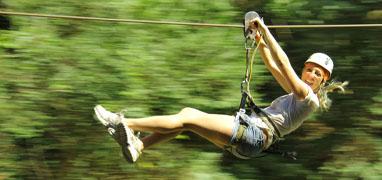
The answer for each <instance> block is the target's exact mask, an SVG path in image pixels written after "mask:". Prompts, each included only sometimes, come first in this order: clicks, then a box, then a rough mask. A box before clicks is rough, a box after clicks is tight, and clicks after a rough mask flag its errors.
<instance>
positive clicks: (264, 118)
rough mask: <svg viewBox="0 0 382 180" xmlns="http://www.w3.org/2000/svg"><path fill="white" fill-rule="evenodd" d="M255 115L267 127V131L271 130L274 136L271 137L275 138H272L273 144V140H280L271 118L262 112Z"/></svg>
mask: <svg viewBox="0 0 382 180" xmlns="http://www.w3.org/2000/svg"><path fill="white" fill-rule="evenodd" d="M257 115H259V117H260V119H261V120H262V121H263V122H264V123H265V124H266V125H267V126H268V127H269V129H271V131H272V133H273V135H274V136H273V137H276V138H273V142H274V141H275V140H278V139H280V138H281V133H280V131H279V130H278V129H277V127H276V125H275V123H274V122H273V121H272V120H271V118H270V117H269V116H268V115H267V114H266V113H265V112H264V111H263V110H261V111H260V113H257Z"/></svg>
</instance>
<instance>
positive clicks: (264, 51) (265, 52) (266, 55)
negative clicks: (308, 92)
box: [256, 35, 292, 93]
mask: <svg viewBox="0 0 382 180" xmlns="http://www.w3.org/2000/svg"><path fill="white" fill-rule="evenodd" d="M256 37H259V35H258V36H256ZM259 38H260V37H259ZM256 41H257V43H259V52H260V55H261V58H262V59H263V61H264V64H265V66H266V67H267V69H268V70H269V71H270V72H271V73H272V75H273V77H274V78H275V79H276V80H277V82H278V83H279V84H280V85H281V87H282V88H283V89H284V90H285V91H286V92H287V93H291V92H292V90H291V88H290V86H289V84H288V82H287V81H286V80H285V78H284V76H283V74H282V73H281V71H280V69H279V68H278V66H277V64H276V63H275V61H274V60H273V57H272V54H271V52H270V51H269V48H268V47H267V45H266V44H265V42H264V40H263V39H261V38H260V39H256Z"/></svg>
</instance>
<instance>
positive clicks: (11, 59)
mask: <svg viewBox="0 0 382 180" xmlns="http://www.w3.org/2000/svg"><path fill="white" fill-rule="evenodd" d="M378 4H379V5H380V2H378V1H377V0H375V1H373V0H369V1H340V0H334V1H313V0H311V1H303V0H274V1H256V2H250V1H246V0H231V1H204V0H192V1H185V0H181V1H175V0H161V1H154V0H129V1H122V0H110V1H88V0H87V1H74V0H65V1H64V0H52V1H41V0H28V1H25V0H0V8H1V9H2V10H7V11H23V12H34V13H51V14H63V15H77V16H95V17H109V18H129V19H149V20H171V21H186V22H202V23H223V24H224V23H230V24H238V23H240V22H241V19H242V16H243V14H244V13H245V12H246V11H248V10H255V11H258V12H260V14H261V15H262V16H264V20H265V22H266V23H267V24H345V23H380V21H381V20H382V17H381V16H379V15H380V13H379V14H378V12H380V10H378V9H376V8H377V7H378ZM376 12H377V13H376ZM0 21H1V26H0V28H1V30H0V117H1V121H0V140H1V141H0V167H1V168H0V179H7V178H20V179H53V178H59V179H88V178H89V179H100V178H102V179H103V178H112V179H119V178H140V179H147V178H160V179H194V178H198V179H263V178H269V177H271V178H301V177H303V178H306V179H323V178H324V179H326V178H328V177H329V178H362V179H379V178H380V177H381V176H382V174H381V172H382V171H381V169H382V159H381V158H382V143H381V136H382V134H381V132H382V131H381V130H382V124H381V121H380V120H381V119H382V118H381V116H382V109H381V101H382V93H381V92H382V90H381V82H382V81H381V73H380V71H381V70H380V68H381V67H382V66H381V62H380V60H379V59H380V58H381V55H382V53H381V48H382V44H381V42H380V39H382V34H381V30H380V29H378V28H366V29H298V30H291V29H290V30H276V31H273V33H274V34H275V35H276V37H277V38H278V40H279V41H280V43H281V44H282V45H283V48H284V49H285V51H286V52H287V54H288V55H289V57H290V59H291V61H292V64H294V65H295V66H294V67H295V69H296V71H297V72H300V67H302V64H303V62H304V60H305V59H306V58H307V57H308V56H309V55H310V54H312V53H313V52H316V51H321V52H326V53H328V54H329V55H330V56H332V57H333V59H334V60H335V66H336V68H335V71H334V77H337V78H338V79H339V80H349V81H350V83H351V84H350V88H351V90H352V91H353V92H354V93H353V94H348V95H333V96H332V97H333V99H334V102H335V103H334V105H333V108H332V110H331V111H330V112H328V113H322V114H321V113H317V114H316V115H315V116H312V117H311V118H310V119H309V121H307V122H306V123H305V124H304V125H303V126H302V128H300V129H299V130H297V131H296V132H295V133H293V134H292V135H290V136H288V137H287V140H286V141H285V142H284V143H283V147H284V148H285V149H293V150H297V151H298V152H299V153H300V156H299V158H298V160H297V161H289V160H286V159H283V158H281V157H279V156H267V157H265V158H259V159H254V160H250V161H241V160H237V159H234V158H232V157H230V156H226V155H222V154H221V153H220V150H219V149H217V148H216V147H214V146H213V145H211V144H208V143H205V140H202V139H201V138H199V137H196V136H194V135H190V134H187V135H189V136H191V138H184V136H182V138H178V139H177V140H175V141H172V142H169V143H165V144H163V145H162V146H157V147H154V148H153V149H148V150H147V151H146V152H145V154H144V155H143V156H142V159H141V160H140V161H139V162H138V163H137V164H134V165H131V164H127V163H126V162H125V161H124V160H123V158H122V156H121V155H120V152H119V148H118V145H117V144H116V143H114V142H113V140H112V138H110V137H109V136H107V135H106V133H105V130H104V129H103V128H102V127H101V126H100V125H99V124H98V123H97V122H95V121H94V120H93V118H92V107H93V106H94V105H95V104H103V105H104V106H106V107H107V108H108V109H111V110H113V111H119V110H121V109H124V108H127V109H128V111H127V115H128V116H130V117H142V116H149V115H161V114H171V113H176V112H177V111H178V110H179V109H180V108H182V107H185V106H190V107H195V108H198V109H201V110H203V111H206V112H210V113H224V114H232V113H233V112H234V111H235V110H236V108H237V106H238V103H239V99H240V89H239V87H240V82H241V80H242V77H243V73H244V68H245V67H244V65H245V61H244V49H243V42H242V41H243V40H242V30H241V29H232V28H196V27H186V26H168V25H150V24H124V23H120V24H118V23H106V22H95V21H75V20H62V19H47V18H29V17H17V16H0ZM253 85H254V86H255V87H256V88H255V93H254V96H255V98H256V100H257V101H258V103H259V104H261V105H267V104H269V102H271V101H272V100H273V99H274V98H276V97H277V96H279V95H282V94H283V92H282V90H281V88H280V87H279V86H278V85H277V83H276V82H275V81H274V80H273V78H272V77H271V76H270V74H269V73H268V72H267V71H266V70H265V68H264V66H263V65H262V63H261V62H260V61H257V62H256V64H255V69H254V84H253Z"/></svg>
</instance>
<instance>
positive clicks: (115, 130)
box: [94, 18, 346, 162]
mask: <svg viewBox="0 0 382 180" xmlns="http://www.w3.org/2000/svg"><path fill="white" fill-rule="evenodd" d="M250 28H251V29H252V30H257V32H259V33H258V34H257V36H256V39H257V43H258V44H259V51H260V54H261V57H262V59H263V61H264V63H265V65H266V67H267V69H268V70H269V71H270V72H271V73H272V75H273V77H274V78H275V79H276V80H277V82H278V83H279V84H280V86H281V87H282V88H283V89H284V90H285V91H286V92H287V93H288V94H287V95H284V96H281V97H279V98H277V99H276V100H274V101H273V102H272V104H271V105H270V106H269V107H267V108H265V109H264V111H265V112H266V113H267V114H268V117H269V118H270V120H271V121H272V124H274V125H275V127H273V128H274V129H276V130H278V131H279V133H280V135H281V136H284V135H286V134H289V133H290V132H292V131H294V130H295V129H297V128H298V127H299V126H300V125H301V124H302V123H303V121H304V120H305V119H306V118H307V116H308V115H309V114H310V113H312V112H314V111H315V110H316V109H318V108H319V107H320V108H321V109H325V110H327V109H328V108H329V106H330V100H329V99H328V98H327V96H326V94H327V92H328V91H331V90H333V89H336V88H340V89H341V90H342V91H343V90H344V89H343V86H345V85H346V84H345V83H331V84H330V85H328V86H324V84H325V82H326V81H327V80H328V79H329V78H330V76H331V73H332V70H333V62H332V60H331V59H330V57H329V56H327V55H326V54H323V53H315V54H313V55H312V56H310V58H309V59H308V60H307V61H306V62H305V66H304V68H303V72H302V75H301V78H299V77H298V76H297V74H296V72H295V71H294V70H293V68H292V66H291V64H290V62H289V59H288V57H287V55H286V54H285V52H284V51H283V50H282V48H281V47H280V45H279V44H278V43H277V41H276V40H275V39H274V37H273V36H272V34H271V33H270V31H269V29H268V28H267V26H266V25H265V24H264V23H263V22H262V21H261V20H260V19H258V18H256V19H254V20H253V21H251V23H250ZM259 34H262V36H260V35H259ZM94 110H95V118H96V119H98V120H99V121H101V122H102V123H103V124H104V125H105V126H106V127H108V130H109V133H110V134H111V135H112V136H113V137H114V138H115V139H116V141H117V142H118V143H119V144H120V145H121V147H122V151H123V155H124V156H125V158H126V160H128V161H129V162H135V161H136V160H137V159H138V157H139V156H140V154H141V153H142V151H143V150H144V149H146V148H149V147H150V146H152V145H154V144H157V143H159V142H163V141H166V140H170V139H172V138H174V137H175V136H177V135H178V134H179V133H181V132H182V131H192V132H194V133H196V134H198V135H200V136H202V137H203V138H205V139H207V140H209V141H211V142H212V143H214V144H215V145H217V146H218V147H220V148H224V149H227V150H229V151H230V152H232V153H233V154H234V155H235V156H237V157H240V158H250V157H253V156H256V155H257V154H258V153H260V152H261V151H263V150H266V149H267V148H268V147H269V146H270V145H271V144H272V142H273V141H274V139H275V138H276V136H275V134H274V133H273V132H274V131H271V130H272V127H269V124H268V125H267V124H266V123H264V122H263V121H262V120H261V118H260V117H258V116H257V115H256V114H251V115H250V116H245V117H244V118H243V117H241V116H236V117H235V116H229V115H220V114H208V113H205V112H202V111H199V110H196V109H193V108H184V109H182V110H181V111H180V112H179V113H177V114H174V115H167V116H152V117H146V118H137V119H130V118H124V117H123V116H122V115H119V114H114V113H111V112H109V111H107V110H105V109H104V108H103V107H102V106H100V105H98V106H96V107H95V108H94ZM243 119H244V121H245V122H246V123H244V124H245V126H243V123H242V121H243ZM243 127H244V128H243ZM133 131H149V132H152V134H151V135H149V136H146V137H144V138H142V139H139V138H137V137H136V136H135V135H134V133H133Z"/></svg>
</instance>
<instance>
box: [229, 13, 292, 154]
mask: <svg viewBox="0 0 382 180" xmlns="http://www.w3.org/2000/svg"><path fill="white" fill-rule="evenodd" d="M255 18H260V16H259V15H258V14H257V13H256V12H254V11H250V12H248V13H246V14H245V16H244V29H243V32H244V38H245V43H244V46H245V50H246V70H245V76H244V80H243V81H242V82H241V86H240V89H241V94H242V97H241V100H240V106H239V111H238V112H237V114H236V118H238V119H239V122H240V126H239V130H238V133H237V135H236V137H235V139H236V140H240V139H241V138H243V132H244V130H245V129H246V128H247V126H248V123H247V122H246V121H244V119H245V118H248V116H247V115H246V111H247V110H250V111H251V112H255V113H256V114H257V115H258V117H259V118H260V119H261V120H262V121H263V122H264V123H265V124H266V125H267V127H268V128H269V130H270V131H271V132H270V133H271V136H272V141H271V142H270V143H271V144H274V143H275V142H276V141H278V140H280V139H281V134H280V132H279V130H278V129H277V127H276V126H275V124H274V122H273V121H272V120H271V119H270V117H269V116H268V114H267V113H266V112H265V111H263V110H262V109H261V108H260V107H258V106H257V105H256V104H255V101H254V100H253V97H252V95H251V93H250V82H251V79H252V66H253V62H254V59H255V55H256V52H257V49H258V47H259V43H256V33H257V32H256V30H253V29H250V28H249V26H250V25H249V23H250V21H251V20H253V19H255ZM260 38H262V35H261V34H260ZM263 152H265V153H277V154H281V155H282V156H283V157H287V158H291V159H296V157H295V155H296V154H297V153H295V152H283V151H280V150H279V149H278V148H277V147H269V148H268V149H266V150H264V151H263ZM263 156H264V155H260V156H258V157H263Z"/></svg>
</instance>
